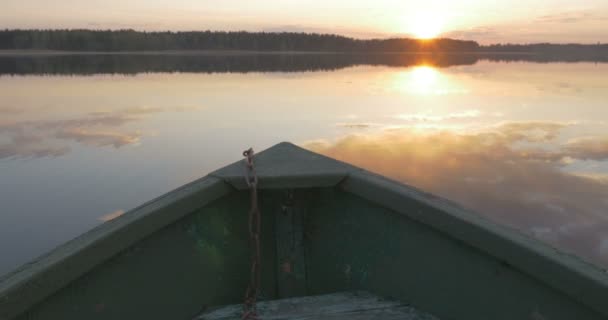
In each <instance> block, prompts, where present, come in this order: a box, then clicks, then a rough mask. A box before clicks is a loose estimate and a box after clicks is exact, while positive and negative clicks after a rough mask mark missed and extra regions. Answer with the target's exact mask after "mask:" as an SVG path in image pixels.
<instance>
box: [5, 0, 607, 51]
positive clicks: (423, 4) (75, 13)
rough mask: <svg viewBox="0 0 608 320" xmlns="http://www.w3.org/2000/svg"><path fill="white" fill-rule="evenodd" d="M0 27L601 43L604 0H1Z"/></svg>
mask: <svg viewBox="0 0 608 320" xmlns="http://www.w3.org/2000/svg"><path fill="white" fill-rule="evenodd" d="M51 3H52V4H51ZM0 28H88V29H125V28H132V29H137V30H207V29H210V30H248V31H303V32H321V33H338V34H344V35H348V36H354V37H361V38H370V37H390V36H415V37H430V36H444V37H452V38H462V39H472V40H477V41H479V42H481V43H494V42H524V43H527V42H540V41H550V42H583V43H596V42H608V1H606V0H581V1H572V0H484V1H473V0H462V1H452V0H443V1H442V0H426V1H419V0H417V1H410V0H375V1H363V0H348V1H346V0H336V1H320V0H256V1H250V0H227V1H207V0H130V1H124V0H78V1H76V0H53V1H47V0H3V1H2V10H1V11H0Z"/></svg>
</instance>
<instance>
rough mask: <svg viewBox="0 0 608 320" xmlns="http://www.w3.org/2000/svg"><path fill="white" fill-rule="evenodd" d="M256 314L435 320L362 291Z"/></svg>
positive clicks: (219, 318)
mask: <svg viewBox="0 0 608 320" xmlns="http://www.w3.org/2000/svg"><path fill="white" fill-rule="evenodd" d="M241 312H242V306H241V305H231V306H227V307H223V308H219V309H216V310H213V311H209V312H207V313H205V314H203V315H201V316H199V317H197V318H196V319H195V320H233V319H234V320H237V319H241ZM258 312H259V316H260V318H261V319H265V320H266V319H267V320H271V319H276V320H278V319H290V320H308V319H315V320H342V319H344V320H346V319H348V320H351V319H356V320H367V319H383V320H393V319H394V320H397V319H399V320H437V319H438V318H436V317H434V316H432V315H430V314H428V313H426V312H422V311H419V310H416V309H415V308H413V307H411V306H407V305H405V304H403V303H401V302H399V301H396V300H390V299H383V298H381V297H379V296H376V295H373V294H370V293H368V292H365V291H356V292H341V293H333V294H326V295H319V296H306V297H299V298H289V299H281V300H274V301H265V302H260V303H259V304H258Z"/></svg>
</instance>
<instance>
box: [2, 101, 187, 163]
mask: <svg viewBox="0 0 608 320" xmlns="http://www.w3.org/2000/svg"><path fill="white" fill-rule="evenodd" d="M189 109H190V108H186V107H176V108H168V109H163V108H156V107H134V108H125V109H122V110H117V111H111V112H110V111H95V112H90V113H87V114H84V115H79V116H78V115H77V116H74V117H71V118H67V119H52V120H29V121H13V122H10V121H7V122H5V123H2V122H0V159H3V158H41V157H49V156H50V157H57V156H62V155H65V154H67V153H69V152H70V151H71V147H70V143H72V142H76V143H79V144H82V145H86V146H92V147H105V146H113V147H114V148H121V147H124V146H127V145H132V144H136V143H138V142H139V140H140V138H141V137H142V133H141V132H139V131H132V130H127V129H124V128H123V127H124V126H125V125H126V124H128V123H130V122H135V121H139V120H142V119H143V117H145V116H147V115H150V114H154V113H160V112H181V111H186V110H189ZM8 110H9V109H7V111H8Z"/></svg>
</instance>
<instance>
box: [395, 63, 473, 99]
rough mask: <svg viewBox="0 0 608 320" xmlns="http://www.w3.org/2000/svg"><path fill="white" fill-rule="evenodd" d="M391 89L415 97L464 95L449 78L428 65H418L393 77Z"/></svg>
mask: <svg viewBox="0 0 608 320" xmlns="http://www.w3.org/2000/svg"><path fill="white" fill-rule="evenodd" d="M392 87H393V88H394V89H395V90H397V91H402V92H406V93H410V94H416V95H444V94H451V93H466V91H465V90H462V89H459V88H458V87H459V86H458V85H457V84H455V83H453V81H450V77H449V76H447V75H445V74H443V73H442V72H440V71H439V70H438V69H437V68H435V67H433V66H430V65H419V66H416V67H413V68H408V69H407V70H405V71H404V72H400V73H399V74H397V75H395V78H394V80H393V85H392Z"/></svg>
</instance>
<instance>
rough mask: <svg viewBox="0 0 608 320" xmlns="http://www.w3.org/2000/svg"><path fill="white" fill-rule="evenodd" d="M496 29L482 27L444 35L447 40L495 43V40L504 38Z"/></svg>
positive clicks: (454, 31)
mask: <svg viewBox="0 0 608 320" xmlns="http://www.w3.org/2000/svg"><path fill="white" fill-rule="evenodd" d="M503 35H504V34H503V32H501V31H500V30H499V29H498V28H496V27H490V26H480V27H474V28H469V29H462V30H453V31H450V32H447V33H445V34H443V36H445V37H447V38H454V39H463V40H475V41H480V42H486V41H495V39H497V38H499V37H501V36H503Z"/></svg>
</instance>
